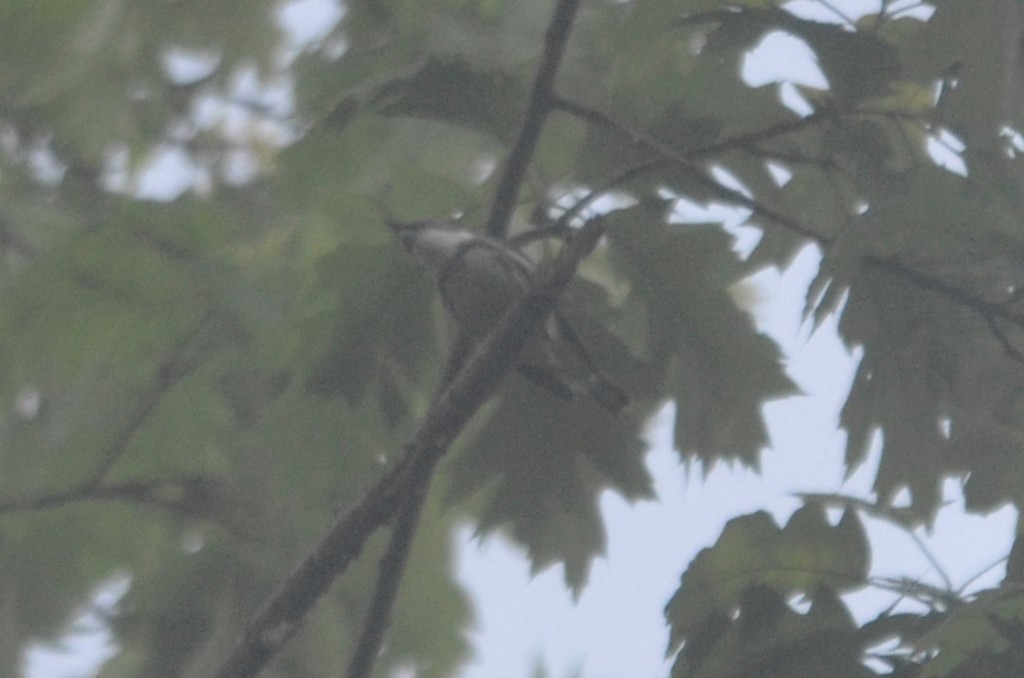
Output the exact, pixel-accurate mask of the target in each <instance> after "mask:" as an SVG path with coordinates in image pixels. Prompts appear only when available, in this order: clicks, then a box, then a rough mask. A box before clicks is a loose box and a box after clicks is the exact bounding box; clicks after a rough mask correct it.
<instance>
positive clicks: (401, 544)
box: [346, 457, 438, 678]
mask: <svg viewBox="0 0 1024 678" xmlns="http://www.w3.org/2000/svg"><path fill="white" fill-rule="evenodd" d="M433 459H434V460H435V462H436V459H438V457H434V458H433ZM435 462H431V463H430V466H431V468H427V469H423V470H422V471H421V472H418V473H416V474H415V475H417V476H418V477H420V478H422V479H423V482H421V483H420V484H419V485H417V486H416V487H415V488H411V489H412V490H413V491H412V492H411V493H410V494H409V495H408V496H407V497H406V498H405V502H404V504H403V505H402V508H401V510H399V512H398V515H397V516H396V518H395V521H394V522H395V524H394V527H393V528H392V533H391V540H390V541H389V542H388V550H387V552H385V554H384V556H383V557H382V558H381V561H380V565H379V567H378V569H379V570H380V575H379V577H378V579H377V585H376V587H375V588H374V592H373V600H372V601H371V603H370V608H369V609H368V610H367V611H366V617H365V621H364V622H363V632H362V634H360V636H359V643H358V644H357V645H356V651H355V653H354V654H353V655H352V660H351V661H350V662H349V665H348V672H347V674H346V675H347V676H348V678H369V676H370V675H372V673H373V666H374V664H375V663H376V661H377V657H378V656H379V655H380V649H381V646H382V645H383V644H384V634H385V632H386V631H387V629H388V626H389V625H390V624H391V610H392V609H393V608H394V604H395V598H396V596H397V595H398V589H399V587H400V586H401V584H402V575H403V573H404V572H405V565H406V563H407V562H408V560H409V551H410V549H411V547H412V542H413V538H414V537H415V536H416V528H417V526H418V525H419V518H420V513H421V511H422V509H423V502H424V501H425V500H426V498H427V491H428V490H429V489H430V479H431V476H432V475H433V466H434V465H435Z"/></svg>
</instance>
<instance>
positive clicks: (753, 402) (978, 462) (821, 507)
mask: <svg viewBox="0 0 1024 678" xmlns="http://www.w3.org/2000/svg"><path fill="white" fill-rule="evenodd" d="M864 4H870V6H869V7H868V8H867V9H865V7H864V6H863V5H864ZM314 5H316V6H318V7H319V8H320V9H323V8H325V7H326V8H328V9H330V8H333V10H334V11H333V13H332V12H331V11H326V12H323V13H322V16H323V19H322V21H320V23H317V22H316V21H314V20H312V19H309V18H308V16H310V15H308V14H307V18H306V21H304V22H301V25H302V31H301V32H299V31H298V29H289V28H288V27H289V26H291V25H293V24H295V23H296V22H295V21H294V19H295V17H296V16H298V15H301V14H303V13H308V12H312V11H313V9H314ZM812 8H813V9H816V10H817V11H815V12H813V13H809V12H808V10H809V9H812ZM317 16H321V15H320V14H317ZM777 33H782V34H786V35H788V36H791V37H793V38H795V39H797V40H799V41H802V42H803V43H804V44H806V46H807V47H808V48H809V49H810V50H811V52H812V53H813V54H814V56H815V57H816V59H817V65H818V67H820V69H821V71H822V73H823V74H824V76H825V78H826V79H827V86H825V87H821V88H814V87H809V86H796V87H794V86H792V85H787V84H780V83H770V84H767V85H752V84H750V83H749V82H748V81H747V80H745V79H744V78H743V76H742V67H743V64H744V60H745V59H746V58H747V55H748V54H749V53H750V51H751V50H753V49H754V48H755V47H756V46H757V45H758V44H759V43H761V41H762V40H763V39H764V38H765V37H766V36H770V35H773V34H777ZM1022 40H1024V6H1022V5H1021V3H1020V2H1015V1H1014V0H931V2H927V3H925V2H917V1H915V0H880V1H879V2H876V3H854V2H849V1H844V0H831V1H826V0H816V1H811V0H808V1H805V2H781V1H775V0H731V1H728V2H726V1H720V0H686V1H683V2H669V1H667V0H632V1H629V2H610V1H597V0H590V1H588V2H580V1H579V0H557V1H556V0H544V1H541V0H521V1H518V2H510V1H507V0H505V1H503V0H475V1H474V0H463V1H460V2H453V1H450V0H449V1H427V2H424V1H415V0H372V1H366V0H351V1H350V2H348V3H345V4H332V3H328V2H324V3H313V2H301V3H291V4H287V5H284V6H281V5H280V3H277V2H272V1H271V0H244V1H242V0H221V1H219V2H197V1H182V2H165V1H162V0H141V1H138V2H131V3H126V2H118V1H117V0H76V1H71V0H8V1H7V2H5V3H3V4H2V6H0V403H2V409H0V591H2V593H0V601H2V605H0V628H3V631H4V632H3V633H2V634H0V673H4V674H5V675H6V674H14V673H15V672H16V671H17V670H18V667H19V666H20V664H21V662H22V658H23V654H24V651H25V648H26V647H27V646H28V645H29V644H30V643H32V642H34V641H38V640H40V639H55V638H59V637H61V636H62V635H63V634H65V633H67V632H68V630H69V629H68V626H67V625H68V622H69V620H71V619H73V618H74V616H75V615H76V613H78V612H79V611H80V610H81V609H82V606H83V605H86V604H88V603H89V601H91V600H93V598H94V596H95V595H96V593H97V591H99V590H102V589H103V588H104V587H110V586H111V585H112V583H113V582H118V581H120V582H123V583H125V588H126V593H125V594H124V596H123V598H122V599H121V600H120V601H119V602H118V604H117V605H116V606H114V607H112V608H110V609H108V610H106V611H105V614H106V621H107V623H108V624H109V625H110V627H111V629H112V630H113V632H114V633H115V636H116V641H117V644H118V652H117V654H116V655H115V656H114V657H113V658H112V659H110V661H108V662H107V663H106V665H105V666H104V669H103V673H102V675H104V676H112V677H118V676H140V675H146V676H164V675H166V676H171V675H174V676H212V675H221V676H247V675H256V673H257V672H259V673H260V675H262V676H281V677H285V676H289V677H291V676H304V675H315V676H322V675H338V674H339V672H340V671H342V670H346V669H345V668H344V667H346V666H347V667H348V669H347V670H348V671H349V674H348V675H350V676H359V675H370V673H371V672H373V671H376V672H377V675H389V672H390V671H393V670H395V669H396V668H398V667H402V666H414V667H416V674H417V675H421V676H444V675H451V674H452V673H453V672H455V671H456V670H457V668H458V667H459V666H460V664H461V663H462V662H464V661H465V660H466V658H467V657H468V656H469V655H470V654H471V653H472V647H471V646H470V644H469V642H468V641H467V638H466V629H467V627H468V625H469V623H470V618H471V614H470V605H469V601H468V599H467V597H466V594H465V592H464V591H462V590H461V588H460V587H459V585H458V584H457V582H456V581H455V580H454V578H453V575H452V571H451V562H450V561H451V553H450V535H451V532H452V530H453V526H454V525H455V523H456V521H458V520H470V521H471V522H472V523H473V524H474V525H475V526H476V527H477V528H478V529H479V530H480V531H481V532H483V533H489V532H492V531H497V530H500V531H503V532H504V533H506V534H508V535H510V536H511V537H512V538H513V539H515V540H516V541H517V542H518V543H520V544H522V545H523V546H524V547H525V550H526V552H527V554H528V556H529V558H530V560H531V564H532V567H533V568H534V570H539V569H542V568H545V567H547V566H549V565H552V564H560V565H562V566H563V568H564V573H565V583H566V585H567V587H569V589H571V590H572V591H573V592H574V593H576V594H578V593H579V592H580V591H581V590H583V589H584V587H585V586H586V584H587V574H588V570H589V567H590V564H591V563H592V561H593V559H594V558H595V557H596V556H598V555H600V554H601V553H602V552H603V548H604V540H605V526H604V525H603V523H602V517H601V514H600V512H599V510H598V497H599V496H600V495H601V494H602V493H604V492H606V491H608V490H611V491H613V492H615V493H617V494H619V495H621V496H622V497H624V498H626V499H628V500H631V501H635V500H651V499H653V500H656V499H657V498H656V497H655V496H654V493H653V489H652V487H653V485H652V478H651V477H650V473H649V471H648V468H647V467H646V466H645V464H644V456H645V453H646V452H647V448H646V443H645V442H644V438H643V433H644V430H645V427H646V425H647V424H648V422H649V421H650V419H651V417H652V416H653V414H654V413H655V412H657V411H659V410H660V409H661V408H662V407H664V405H665V404H666V403H669V402H671V403H674V405H675V408H676V417H675V423H674V428H673V443H674V445H675V448H676V450H677V452H678V454H679V456H680V459H681V461H683V462H685V463H686V465H687V466H691V465H699V467H701V468H702V469H704V470H705V471H709V470H711V469H712V468H714V466H715V465H716V464H719V463H721V462H727V463H736V464H741V465H746V466H749V467H752V468H757V466H758V462H759V459H760V458H761V455H762V454H771V450H768V449H767V446H768V440H767V436H766V429H765V424H764V420H763V405H764V403H765V402H766V401H770V400H773V399H779V398H785V397H787V396H790V395H793V394H794V393H796V386H795V384H794V383H793V382H792V381H791V379H790V377H789V376H787V373H786V370H785V365H784V362H783V359H782V356H781V354H780V351H779V349H778V347H777V346H776V345H775V344H774V343H773V342H772V341H771V340H770V339H769V338H767V337H766V336H765V335H763V334H761V333H759V332H758V331H757V330H756V329H755V327H754V324H753V322H752V321H751V318H750V315H749V312H748V308H749V307H750V306H751V303H750V302H748V301H744V300H742V299H739V300H738V296H740V295H739V294H738V293H737V291H736V290H737V285H738V284H740V283H742V282H743V281H744V280H745V279H746V278H748V277H749V276H750V275H752V274H754V273H756V272H757V271H760V270H762V269H764V268H765V267H768V266H775V267H780V268H784V267H785V266H787V265H788V264H789V263H790V262H791V261H792V260H793V258H794V257H795V256H796V254H797V253H798V252H799V251H801V250H802V249H803V248H805V247H807V246H808V245H811V244H813V245H815V246H817V247H818V248H819V249H820V251H821V253H822V261H821V266H820V271H819V273H818V276H817V277H816V279H815V280H814V282H813V283H812V284H811V285H810V287H809V289H808V290H807V296H806V299H807V301H806V313H807V317H808V321H809V322H812V323H815V324H819V323H821V322H822V321H823V320H824V319H825V318H827V317H830V316H838V317H839V324H838V327H839V332H840V336H841V338H842V339H843V341H844V342H845V343H846V344H847V346H848V347H850V348H851V349H854V348H856V349H858V350H859V351H860V352H861V358H860V362H859V366H858V368H857V372H856V375H855V378H854V380H853V383H852V385H851V387H850V390H849V394H848V396H847V398H846V404H845V407H844V408H843V410H842V415H841V419H840V422H839V424H840V426H841V427H842V429H843V430H844V431H845V433H846V436H847V443H846V456H845V463H846V465H847V466H848V468H849V469H851V470H852V469H855V468H856V467H858V466H859V465H860V464H862V463H863V462H864V461H865V459H866V456H867V454H868V451H869V449H870V447H871V445H872V444H874V443H875V442H876V441H878V440H880V441H881V442H880V445H881V463H880V465H879V468H878V471H877V475H876V479H875V494H874V496H871V497H865V498H856V499H855V498H847V497H843V496H840V495H839V494H838V493H837V494H835V495H814V496H806V497H805V498H804V500H803V506H802V508H800V509H799V510H798V511H796V512H795V513H794V514H793V515H792V516H791V517H790V518H789V520H788V521H787V522H786V523H785V524H784V525H780V524H778V523H777V522H776V521H775V520H774V519H773V518H771V517H770V516H769V515H768V514H767V513H764V512H757V513H753V514H750V515H745V516H737V517H736V518H735V519H733V520H732V521H730V522H729V523H728V524H727V525H726V526H725V528H724V529H723V531H722V533H721V536H720V538H719V539H718V541H717V542H716V543H715V544H713V545H709V547H708V548H707V549H705V550H704V551H702V552H701V553H700V554H699V555H698V556H697V557H696V558H695V559H694V560H693V561H692V562H690V563H680V564H679V569H680V572H681V579H680V585H679V588H678V590H677V591H676V593H675V595H674V596H673V597H672V599H671V600H669V601H666V603H667V605H666V607H665V610H664V614H665V622H666V624H667V625H668V627H669V629H670V637H671V643H670V646H669V647H668V648H667V651H668V652H669V654H670V655H672V656H674V657H675V659H674V666H673V676H679V677H687V678H691V677H692V678H698V677H699V678H705V677H707V678H717V677H720V676H737V677H738V676H821V675H833V676H837V677H838V676H843V677H845V676H870V675H874V674H882V675H892V676H935V677H938V676H977V675H1008V676H1011V675H1021V674H1024V604H1022V603H1021V602H1020V600H1021V599H1020V596H1019V595H1018V594H1019V592H1020V589H1018V588H1017V586H1018V585H1019V583H1020V582H1021V581H1022V578H1024V569H1022V568H1024V561H1022V559H1021V558H1022V556H1021V550H1020V546H1019V545H1014V546H1013V548H1012V550H1009V554H1008V560H1007V564H1006V577H1005V579H1004V580H1003V582H1002V583H1001V584H1000V585H999V586H997V587H995V588H992V589H988V590H985V591H982V592H974V593H971V594H970V595H966V594H963V593H962V592H959V591H936V590H933V589H929V588H927V587H924V586H922V585H917V584H915V582H913V581H912V580H911V579H910V577H911V573H908V574H907V580H906V581H903V582H900V583H899V584H900V593H901V594H902V595H904V596H907V597H910V598H914V599H916V600H918V601H920V602H921V603H922V604H923V605H922V607H921V609H922V610H923V611H921V612H907V611H902V610H899V611H897V610H896V609H895V608H893V609H892V610H888V611H885V612H883V613H881V614H880V615H879V616H878V617H877V618H875V619H873V620H870V621H867V622H862V621H859V620H856V619H855V618H854V616H853V615H852V614H851V613H850V611H849V609H848V607H847V605H846V603H845V602H844V598H843V596H844V595H845V594H848V593H850V592H854V591H859V590H863V589H865V588H866V587H871V586H878V585H879V582H878V581H875V580H874V579H872V578H871V577H870V575H869V564H870V549H869V543H868V539H867V536H866V534H865V530H864V527H863V523H862V518H863V516H864V515H866V514H870V515H873V516H883V517H884V518H885V519H886V520H889V521H892V522H894V523H896V524H898V525H902V526H906V527H907V528H908V529H910V528H912V527H915V526H919V525H926V526H927V525H930V524H931V522H932V521H933V520H934V517H935V515H936V511H937V510H938V508H939V506H940V504H941V501H942V495H941V491H940V486H941V483H942V482H943V481H944V480H945V479H947V478H958V479H961V480H962V482H963V487H964V495H965V498H966V509H967V510H968V511H972V512H979V513H983V512H986V511H990V510H992V509H994V508H996V507H999V506H1002V505H1005V504H1007V503H1009V504H1012V505H1013V506H1019V505H1020V504H1021V502H1022V501H1024V472H1022V470H1021V469H1022V468H1024V465H1022V463H1021V462H1022V461H1024V398H1022V396H1024V388H1022V384H1024V300H1022V290H1024V227H1022V224H1024V190H1022V188H1024V167H1022V165H1021V161H1020V154H1021V152H1022V151H1024V138H1022V136H1021V134H1020V133H1019V132H1018V130H1019V129H1022V128H1024V62H1022V59H1024V56H1022V53H1021V50H1020V45H1021V44H1022ZM783 92H785V94H786V96H782V93H783ZM937 149H939V150H937ZM943 156H944V157H945V158H946V159H947V161H948V162H944V163H943V162H940V161H939V160H937V158H940V159H941V157H943ZM684 200H685V201H689V202H691V203H698V204H712V203H713V204H721V205H728V206H730V207H733V208H735V209H736V210H739V212H740V213H741V214H742V215H743V218H744V219H745V222H746V223H747V224H748V225H750V226H754V227H756V228H757V229H759V230H760V231H761V237H760V240H759V241H758V244H757V246H756V248H755V249H754V251H753V252H752V253H750V254H749V256H746V255H742V256H741V255H740V254H738V253H737V251H736V248H735V247H734V238H733V236H731V235H730V234H729V232H728V231H727V230H726V229H724V228H723V227H722V224H721V223H693V222H692V221H688V220H686V219H685V218H683V216H681V213H680V210H679V205H680V202H681V201H684ZM421 218H443V219H451V220H453V221H455V222H457V223H459V224H460V225H461V226H463V227H466V228H472V229H476V230H479V231H480V232H482V233H484V232H485V233H488V234H490V235H491V236H493V237H497V238H508V239H510V240H511V241H513V242H515V243H519V244H523V247H524V248H525V249H526V251H527V252H528V253H529V254H530V256H532V257H534V258H535V259H536V260H537V261H538V262H540V269H539V270H540V272H539V273H538V279H537V280H536V281H535V283H534V285H533V286H532V287H531V290H530V292H529V293H528V294H527V295H526V296H525V298H524V299H523V300H522V301H521V302H520V303H518V304H517V305H516V306H515V307H514V308H513V309H511V310H510V313H509V314H508V315H507V316H506V317H505V319H504V320H503V321H502V323H500V324H499V325H498V326H497V327H496V328H495V331H494V332H493V333H492V334H491V335H490V336H489V338H488V340H487V341H485V342H484V343H483V345H481V346H479V347H471V348H473V349H474V350H468V351H467V350H462V351H459V350H454V351H450V350H449V349H450V347H451V346H452V345H453V344H454V345H456V346H458V344H459V342H458V341H454V340H453V337H454V336H455V335H454V333H453V331H452V328H451V327H450V325H449V324H448V323H446V321H445V319H444V310H443V308H442V305H441V304H440V302H439V300H438V299H437V295H436V293H435V291H434V289H433V287H432V284H431V281H430V280H429V278H428V277H427V275H426V274H425V273H424V272H423V271H421V270H419V269H418V268H417V267H416V265H415V264H414V263H413V262H412V261H411V260H409V259H408V258H407V257H406V255H405V254H404V253H403V252H402V251H401V249H400V248H399V247H397V246H396V243H395V241H394V238H393V235H392V234H391V233H390V232H389V230H388V229H387V227H386V223H387V222H388V221H390V220H400V221H401V220H404V221H410V220H415V219H421ZM555 304H558V306H559V308H561V309H562V310H563V311H564V312H565V313H566V314H567V316H568V317H569V318H570V319H571V321H572V323H573V325H574V327H575V328H576V330H577V332H578V333H579V335H580V338H581V340H582V342H583V343H584V344H585V345H586V346H587V347H588V349H589V350H590V352H592V354H593V358H594V360H595V361H596V362H597V363H598V364H600V365H601V366H602V368H603V369H604V370H605V371H606V372H607V373H608V374H609V375H610V376H612V377H614V378H615V380H616V381H618V382H620V383H621V384H622V385H623V386H624V387H625V389H626V390H627V391H628V392H629V394H630V396H631V399H632V402H631V404H630V405H629V407H627V408H626V409H625V410H624V411H623V412H621V413H620V414H619V415H617V416H610V415H609V414H608V413H607V412H605V411H604V410H601V409H600V408H597V407H595V406H594V405H593V404H592V403H586V402H562V401H559V400H557V399H555V398H552V397H550V396H549V395H547V394H545V393H544V392H543V391H539V390H537V389H535V388H532V387H531V386H530V385H529V384H528V383H526V382H525V381H523V380H520V379H517V378H515V377H514V376H509V377H508V378H503V375H504V373H505V372H506V371H507V370H508V369H509V367H510V366H512V365H513V364H514V361H515V357H516V353H517V351H518V349H519V348H520V347H521V346H522V344H523V342H524V341H525V338H526V336H527V335H528V334H529V332H530V331H532V329H533V328H535V327H536V326H537V325H538V323H540V322H542V321H543V319H544V316H545V315H546V314H547V312H548V311H550V309H551V308H553V307H554V305H555ZM462 348H465V347H462ZM904 498H909V499H908V500H907V501H903V499H904ZM898 499H899V501H897V500H898ZM836 508H839V509H841V513H842V517H841V518H840V519H839V520H838V521H837V520H831V519H830V518H829V515H828V513H827V509H836ZM692 519H693V520H699V516H694V517H693V518H692ZM1007 547H1008V549H1009V545H1007ZM407 562H408V563H409V565H408V566H406V563H407ZM889 584H891V582H890V583H889Z"/></svg>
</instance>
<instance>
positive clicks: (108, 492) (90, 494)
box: [0, 476, 219, 515]
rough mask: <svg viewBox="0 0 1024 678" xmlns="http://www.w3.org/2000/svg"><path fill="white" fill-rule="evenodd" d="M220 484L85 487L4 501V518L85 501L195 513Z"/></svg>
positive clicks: (184, 481) (0, 509) (174, 481)
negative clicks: (198, 506) (198, 502)
mask: <svg viewBox="0 0 1024 678" xmlns="http://www.w3.org/2000/svg"><path fill="white" fill-rule="evenodd" d="M218 485H219V483H218V482H217V481H216V480H211V479H209V478H204V477H202V476H184V477H181V478H163V479H159V480H137V481H131V482H125V483H116V484H113V483H112V484H109V485H93V484H87V483H83V484H82V485H79V486H77V487H73V488H71V489H69V490H64V491H61V492H52V493H48V494H38V495H33V496H27V497H16V498H10V499H4V500H0V515H3V514H6V513H19V512H25V511H42V510H45V509H54V508H62V507H64V506H67V505H69V504H74V503H78V502H84V501H129V502H134V503H137V504H142V505H148V506H157V507H160V508H165V509H167V510H170V511H173V512H176V513H183V514H189V513H194V511H192V510H191V509H192V508H194V506H195V504H196V502H197V501H201V500H202V499H204V498H208V497H211V496H213V494H214V493H215V492H216V491H217V488H218Z"/></svg>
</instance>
